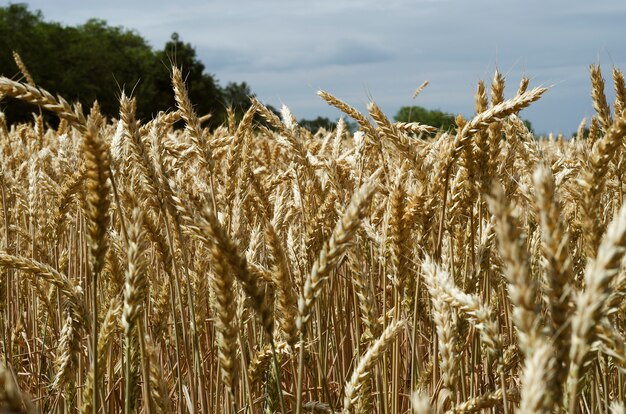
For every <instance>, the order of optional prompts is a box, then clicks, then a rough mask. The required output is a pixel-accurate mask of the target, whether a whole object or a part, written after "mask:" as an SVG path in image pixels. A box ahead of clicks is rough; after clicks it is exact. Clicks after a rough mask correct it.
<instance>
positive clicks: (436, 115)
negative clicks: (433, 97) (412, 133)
mask: <svg viewBox="0 0 626 414" xmlns="http://www.w3.org/2000/svg"><path fill="white" fill-rule="evenodd" d="M394 119H395V120H396V121H398V122H419V123H421V124H426V125H430V126H433V127H436V128H440V129H443V130H450V129H452V128H454V127H455V123H454V115H452V114H450V113H447V112H442V111H440V110H437V109H436V110H429V109H426V108H423V107H421V106H403V107H402V108H400V110H399V111H398V113H397V114H396V116H395V117H394Z"/></svg>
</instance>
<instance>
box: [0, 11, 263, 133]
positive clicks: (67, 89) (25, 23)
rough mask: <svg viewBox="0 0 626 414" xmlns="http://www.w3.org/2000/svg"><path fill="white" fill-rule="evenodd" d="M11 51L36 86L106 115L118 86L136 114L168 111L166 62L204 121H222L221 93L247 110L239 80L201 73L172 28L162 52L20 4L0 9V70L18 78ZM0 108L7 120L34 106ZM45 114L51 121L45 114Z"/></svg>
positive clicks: (121, 32) (96, 23) (130, 34)
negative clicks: (223, 81)
mask: <svg viewBox="0 0 626 414" xmlns="http://www.w3.org/2000/svg"><path fill="white" fill-rule="evenodd" d="M12 50H15V51H17V52H18V53H19V54H20V55H21V57H22V60H23V61H24V62H25V64H26V66H27V67H28V69H29V72H30V73H31V75H32V76H33V78H34V80H35V82H36V83H37V85H38V86H40V87H42V88H44V89H46V90H48V91H50V92H52V93H54V94H60V95H62V96H63V97H64V98H66V99H67V100H68V101H70V102H72V101H79V102H81V103H82V104H83V106H84V107H89V106H91V105H92V103H93V101H94V100H95V99H97V100H98V102H99V103H100V107H101V109H102V111H103V113H104V114H105V115H107V116H113V117H118V116H119V97H120V95H121V92H122V91H124V92H125V93H126V94H128V95H131V94H132V95H133V96H134V97H136V98H137V115H138V117H139V118H142V119H148V118H151V117H153V116H154V115H155V114H156V112H158V111H162V110H172V109H174V108H175V106H176V102H175V100H174V93H173V90H172V84H171V79H170V74H171V67H172V65H177V66H179V67H180V68H181V69H182V70H183V73H184V74H185V76H186V83H187V87H188V89H189V96H190V99H191V101H192V102H193V103H194V105H195V109H196V111H197V113H198V114H199V115H201V116H202V115H205V114H208V113H210V114H211V115H212V116H211V118H210V119H209V121H208V122H207V124H206V125H208V126H209V127H215V126H217V125H220V124H221V123H222V122H224V120H225V118H226V117H225V113H226V110H225V108H226V103H225V102H224V100H225V98H228V99H229V100H230V103H235V106H238V107H239V106H240V107H241V108H245V109H247V108H248V106H247V105H249V99H248V96H251V95H253V94H252V92H251V90H250V87H249V86H248V84H246V83H245V82H242V83H231V84H229V85H227V88H226V89H225V90H224V91H223V90H222V88H221V87H220V85H219V83H218V82H217V80H216V79H215V77H214V76H213V75H211V74H208V73H207V72H206V70H205V66H204V64H202V62H200V60H199V59H198V57H197V54H196V50H195V48H194V47H193V46H192V45H191V44H189V43H185V42H183V41H182V40H181V39H180V37H179V36H178V34H176V33H173V34H172V37H171V39H170V40H169V41H168V42H167V43H166V44H165V46H164V47H163V49H162V50H158V51H154V50H153V49H152V48H151V47H150V45H149V44H148V43H147V42H146V40H145V39H144V38H143V37H142V36H140V35H139V34H138V33H136V32H134V31H133V30H128V29H124V28H122V27H111V26H109V25H108V24H107V23H106V22H105V21H103V20H98V19H91V20H88V21H87V22H86V23H85V24H83V25H79V26H62V25H60V24H58V23H49V22H46V21H44V20H43V16H42V14H41V12H39V11H35V12H33V11H30V10H29V9H28V6H27V5H25V4H10V5H8V6H6V7H0V75H3V76H7V77H9V78H13V79H16V80H20V78H21V75H20V72H19V70H18V68H17V66H16V64H15V62H14V61H13V57H12V55H11V51H12ZM0 110H2V111H3V112H4V113H5V115H6V116H7V121H8V122H10V123H14V122H21V121H26V120H30V119H32V115H31V113H32V112H33V107H32V106H31V105H28V104H25V103H23V102H21V101H17V100H13V99H10V98H6V99H5V100H2V101H1V102H0ZM47 119H48V120H49V121H51V122H56V121H57V120H56V119H55V118H54V117H52V116H49V118H47Z"/></svg>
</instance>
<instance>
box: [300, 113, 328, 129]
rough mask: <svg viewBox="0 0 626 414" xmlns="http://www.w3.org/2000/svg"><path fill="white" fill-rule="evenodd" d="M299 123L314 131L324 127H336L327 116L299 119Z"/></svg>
mask: <svg viewBox="0 0 626 414" xmlns="http://www.w3.org/2000/svg"><path fill="white" fill-rule="evenodd" d="M298 125H300V126H301V127H303V128H306V129H308V130H309V131H311V132H312V133H316V132H317V130H318V129H320V128H324V129H326V130H331V129H333V128H334V127H335V123H334V122H333V121H331V120H330V119H328V118H326V117H321V116H318V117H317V118H315V119H301V120H300V121H298Z"/></svg>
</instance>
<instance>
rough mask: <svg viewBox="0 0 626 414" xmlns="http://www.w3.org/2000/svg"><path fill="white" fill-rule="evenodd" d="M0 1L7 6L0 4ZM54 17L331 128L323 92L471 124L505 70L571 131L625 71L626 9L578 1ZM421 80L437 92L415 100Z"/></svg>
mask: <svg viewBox="0 0 626 414" xmlns="http://www.w3.org/2000/svg"><path fill="white" fill-rule="evenodd" d="M1 3H5V4H6V3H8V2H6V1H4V0H1V1H0V4H1ZM27 3H28V4H29V5H30V7H31V8H32V9H39V10H41V11H42V12H43V14H44V17H45V18H46V19H47V20H52V21H57V22H61V23H64V24H69V25H75V24H81V23H84V22H85V21H86V20H87V19H89V18H91V17H98V18H101V19H104V20H106V21H107V22H108V23H109V24H110V25H113V26H124V27H126V28H132V29H135V30H136V31H137V32H139V33H140V34H141V35H142V36H143V37H144V38H146V39H147V40H148V41H149V42H150V44H151V45H152V46H153V47H155V48H162V47H163V45H164V43H165V42H166V41H167V40H168V39H169V37H170V35H171V33H172V32H178V33H179V34H180V36H181V39H182V40H183V41H185V42H189V43H191V44H192V45H194V46H195V47H196V50H197V52H198V56H199V58H200V59H201V60H202V61H203V63H204V64H205V65H206V67H207V70H208V72H210V73H212V74H214V75H216V77H217V79H218V80H219V81H220V83H221V84H222V85H225V84H226V83H227V82H228V81H237V82H239V81H246V82H248V83H249V84H250V85H251V87H252V89H253V91H254V92H255V93H256V94H257V95H258V97H259V98H260V99H261V100H262V101H264V102H266V103H270V104H272V105H274V106H276V107H280V105H282V104H286V105H287V106H289V108H290V109H291V110H292V112H293V113H294V115H296V117H298V118H311V117H315V116H317V115H323V116H328V117H329V118H331V119H336V118H337V117H338V116H339V115H340V114H339V112H338V111H336V110H334V109H333V108H331V107H328V106H327V105H326V104H325V103H324V102H323V101H322V100H321V99H319V98H318V97H317V95H316V91H317V90H319V89H324V90H327V91H329V92H331V93H333V94H334V95H335V96H337V97H339V98H341V99H344V100H346V101H348V102H349V103H351V104H352V105H354V106H356V107H357V108H358V109H362V110H364V109H365V105H366V104H367V102H368V101H369V100H371V99H373V100H375V101H376V102H377V103H378V104H379V105H380V106H381V107H382V108H383V110H384V111H385V112H386V113H387V114H388V115H390V116H392V115H394V114H395V113H396V112H397V111H398V109H399V108H400V107H401V106H406V105H421V106H425V107H428V108H433V109H435V108H437V109H441V110H443V111H447V112H453V113H461V114H464V115H466V116H469V115H471V113H472V109H473V102H474V96H473V95H474V91H475V89H476V83H477V82H478V80H480V79H483V80H485V81H488V80H489V79H490V78H491V77H492V75H493V72H494V71H495V69H496V68H498V69H499V70H500V71H501V72H503V73H504V74H505V75H506V79H507V90H506V92H505V93H506V95H507V96H509V97H510V96H512V95H513V94H514V93H515V90H516V89H517V85H518V82H519V79H520V77H521V76H523V75H527V76H529V77H530V78H531V85H534V86H537V85H543V86H550V91H549V92H548V93H547V95H545V96H544V97H543V98H542V99H541V100H540V101H539V102H537V103H535V104H534V105H533V106H532V107H531V108H529V109H527V110H525V111H524V112H523V114H522V115H523V117H525V118H527V119H529V120H530V121H531V122H532V123H533V126H534V128H535V130H536V131H537V132H541V133H546V132H550V131H552V132H564V133H567V134H569V133H571V132H572V131H575V130H576V128H577V126H578V124H579V123H580V121H581V119H582V118H583V117H590V116H591V115H593V109H592V106H591V98H590V82H589V76H588V72H589V65H590V64H592V63H598V62H599V63H600V64H601V65H602V67H603V70H604V75H605V78H606V80H607V95H608V96H609V99H612V97H613V96H614V95H613V94H612V91H611V90H612V82H611V81H610V76H611V68H612V66H614V65H615V66H617V67H620V68H622V69H624V70H626V41H625V40H626V2H624V1H623V0H607V1H599V2H593V3H595V4H592V2H586V1H585V2H583V1H572V0H551V1H545V0H526V1H495V0H493V1H488V0H473V1H466V0H413V1H409V0H385V1H383V0H378V1H376V0H360V1H357V0H316V1H311V2H309V1H306V2H305V1H300V0H290V1H288V0H264V1H253V0H240V1H238V0H230V1H226V0H205V1H200V0H191V1H183V0H180V1H173V2H172V1H168V2H165V1H151V0H124V1H123V0H108V1H106V2H104V1H92V0H33V1H27ZM424 80H429V81H430V85H429V86H428V87H427V88H426V89H425V90H424V92H422V94H421V95H420V96H419V97H418V98H417V99H416V100H415V101H413V100H412V99H411V96H412V94H413V91H414V90H415V88H416V87H417V86H419V85H420V84H421V83H422V82H423V81H424Z"/></svg>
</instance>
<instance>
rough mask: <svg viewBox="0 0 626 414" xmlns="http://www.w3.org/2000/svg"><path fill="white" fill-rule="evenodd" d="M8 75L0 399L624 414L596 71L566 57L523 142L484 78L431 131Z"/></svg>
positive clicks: (619, 181) (623, 276) (614, 126)
mask: <svg viewBox="0 0 626 414" xmlns="http://www.w3.org/2000/svg"><path fill="white" fill-rule="evenodd" d="M16 60H18V61H19V57H18V58H17V59H16ZM21 69H22V73H23V74H24V79H25V80H24V82H16V81H13V80H10V79H7V78H0V93H1V94H2V95H3V96H10V97H13V98H18V99H20V100H23V101H26V102H30V103H32V104H34V105H36V106H33V109H34V115H33V122H32V123H30V124H20V125H10V126H9V125H7V124H6V122H5V120H4V115H1V116H0V154H1V157H0V201H1V203H2V204H1V208H0V330H1V335H2V337H1V347H0V412H2V413H9V412H10V413H17V412H28V413H30V412H60V413H75V412H78V411H80V412H84V413H92V412H94V413H117V412H128V413H153V414H154V413H170V412H182V413H219V412H224V413H230V414H234V413H305V412H313V413H339V412H341V413H351V412H355V413H385V414H389V413H394V414H395V413H407V412H414V413H468V412H485V413H506V414H509V413H514V412H519V413H554V412H569V413H624V412H625V406H624V398H625V391H626V384H625V382H624V380H625V377H624V369H625V368H626V349H625V348H626V345H625V339H624V338H625V333H626V332H625V330H626V325H625V320H626V306H625V305H624V304H625V303H626V302H625V301H624V296H625V295H626V270H625V269H624V268H623V266H622V262H623V260H622V259H623V256H624V253H625V252H626V250H625V249H626V207H622V205H623V197H624V184H625V183H626V176H624V171H625V169H626V166H625V160H626V148H625V144H626V113H625V112H624V109H625V108H626V87H625V83H624V77H623V75H622V72H621V71H619V70H617V69H613V81H614V88H615V95H616V99H615V102H614V103H613V104H611V105H610V104H609V103H608V102H607V98H606V95H605V85H604V80H603V76H602V73H601V71H600V67H599V66H595V65H594V66H591V91H592V93H591V99H592V101H593V105H594V108H595V110H596V112H597V114H596V115H595V116H594V117H593V118H592V119H591V120H590V122H589V124H587V122H586V121H583V122H582V123H581V125H580V127H579V130H578V134H577V136H575V137H574V138H572V139H564V138H563V137H562V136H559V137H556V138H553V137H551V138H546V139H537V138H536V137H534V136H533V134H532V133H531V132H530V131H529V130H528V129H527V128H526V126H525V125H524V123H523V121H522V120H521V119H520V117H519V116H518V114H519V112H520V111H521V110H522V109H524V108H526V107H527V106H529V105H531V104H532V103H533V102H535V101H537V100H538V99H540V97H541V96H542V95H543V94H544V93H549V91H547V90H546V89H545V88H541V87H538V88H529V81H528V79H522V80H521V82H520V83H519V86H517V88H512V90H511V92H509V91H508V90H507V93H506V95H508V96H510V97H509V98H506V97H505V79H504V77H503V76H502V75H501V74H500V73H498V72H496V74H495V76H494V77H493V80H491V81H490V84H487V85H485V84H484V83H483V82H480V83H479V84H478V87H477V90H476V95H475V115H474V116H473V117H471V118H470V119H464V118H463V117H462V116H458V117H457V119H456V129H455V130H452V131H436V130H435V129H434V128H432V127H429V126H428V125H421V124H418V123H398V122H392V121H390V120H389V119H388V118H387V117H386V116H385V115H384V113H383V112H382V111H381V109H380V108H379V107H378V106H377V105H376V104H375V103H374V102H372V103H370V104H369V105H368V106H367V108H366V109H367V111H361V112H360V111H359V110H357V109H355V108H353V107H351V106H349V105H347V104H346V103H344V102H343V101H341V100H339V99H338V98H336V97H334V96H333V95H331V94H330V93H327V92H319V95H320V97H321V99H323V100H324V101H326V102H327V103H328V104H330V105H332V106H334V107H336V108H338V109H340V110H341V111H342V112H343V113H345V116H347V117H349V118H351V119H353V120H355V121H356V122H357V123H358V131H357V132H355V133H351V132H350V131H349V130H348V129H347V127H346V124H345V123H344V122H343V121H342V120H340V121H339V122H338V123H337V125H336V128H335V129H334V130H332V131H326V130H320V131H318V132H316V133H314V134H312V133H310V132H309V131H307V130H305V129H303V128H301V127H299V126H298V123H297V120H296V119H295V117H294V116H293V115H292V114H291V113H290V111H289V109H287V108H286V107H283V110H282V113H281V115H282V116H281V117H279V116H277V115H276V114H275V113H273V112H272V111H270V110H269V109H268V108H267V107H266V106H264V105H263V104H262V103H261V102H259V101H258V100H256V99H254V98H253V99H252V106H251V107H250V109H249V110H248V111H247V113H245V115H244V116H243V117H242V118H241V119H236V117H235V116H234V114H233V113H232V112H230V115H231V116H230V117H229V119H228V123H227V124H225V125H223V126H222V127H220V128H218V129H216V130H214V131H209V130H208V129H205V128H203V126H202V123H203V120H204V119H206V118H205V117H202V116H200V115H202V114H196V113H195V112H194V107H193V103H192V102H190V100H189V98H188V94H187V89H186V85H185V83H184V81H183V73H182V72H181V70H179V69H177V68H173V69H172V86H173V88H172V93H173V94H174V95H175V97H176V102H177V108H174V109H173V110H172V111H170V112H166V113H160V114H158V115H157V116H156V117H155V118H154V119H151V120H139V119H137V118H136V117H135V110H136V107H137V105H141V102H135V100H134V99H133V98H132V97H128V96H125V95H122V96H121V98H120V111H119V119H106V118H105V117H104V116H103V115H102V114H101V113H100V111H99V109H98V106H97V104H94V106H93V107H92V108H91V109H90V110H88V111H84V110H83V108H81V107H80V105H70V104H69V103H68V102H67V101H65V100H64V99H63V98H62V97H58V96H57V97H55V96H54V95H53V94H51V93H49V92H47V91H45V90H43V89H41V88H39V87H37V85H36V84H35V83H34V82H33V81H32V78H30V77H29V76H28V71H27V69H26V67H25V66H24V65H23V64H21ZM418 92H419V91H418ZM611 106H612V109H611ZM37 107H38V108H37ZM42 111H46V112H51V113H53V114H54V115H56V116H57V117H58V118H59V119H60V123H59V125H58V127H55V128H51V127H49V126H48V124H46V123H44V118H43V117H42ZM259 116H260V117H262V119H264V122H263V123H261V122H258V121H257V120H258V119H259V118H258V117H259ZM174 123H177V125H183V127H182V128H174V127H173V124H174ZM586 127H588V131H586V130H585V129H586Z"/></svg>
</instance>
